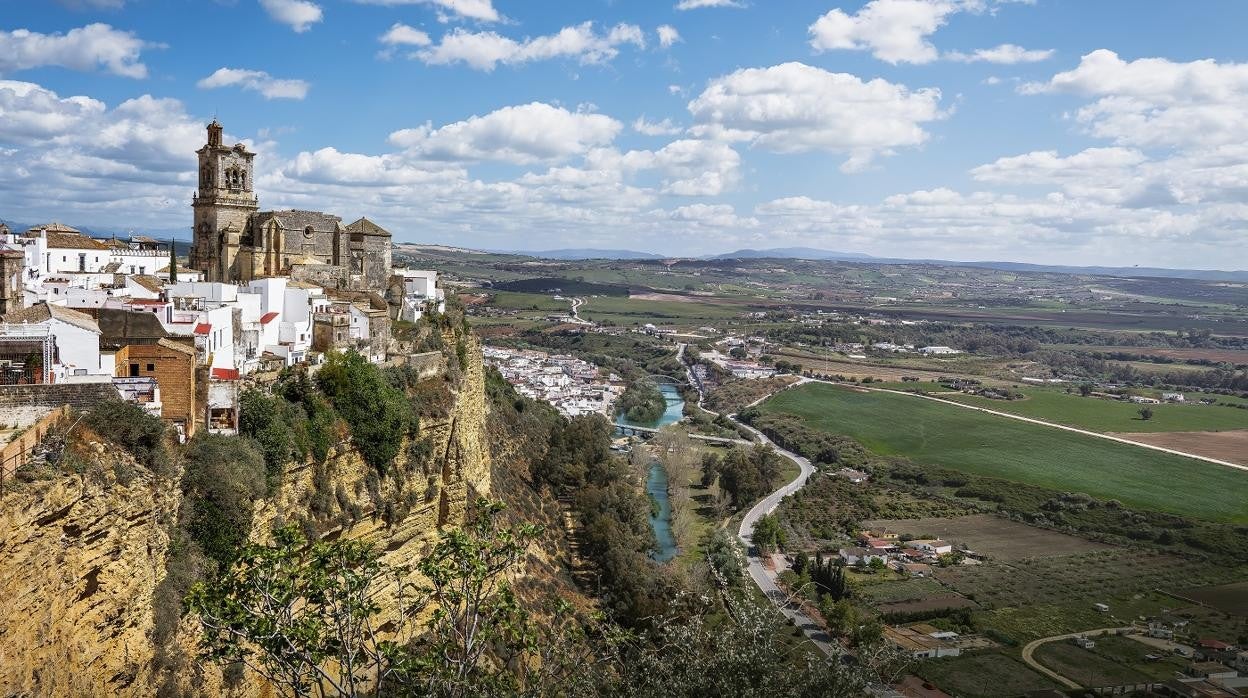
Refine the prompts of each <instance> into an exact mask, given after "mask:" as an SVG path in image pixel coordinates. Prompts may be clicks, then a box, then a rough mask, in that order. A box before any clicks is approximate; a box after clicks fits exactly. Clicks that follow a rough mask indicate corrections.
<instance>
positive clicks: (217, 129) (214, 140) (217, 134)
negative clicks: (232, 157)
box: [208, 118, 221, 148]
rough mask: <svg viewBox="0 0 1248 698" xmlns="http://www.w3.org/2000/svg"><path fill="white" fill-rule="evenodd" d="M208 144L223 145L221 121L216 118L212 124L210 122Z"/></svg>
mask: <svg viewBox="0 0 1248 698" xmlns="http://www.w3.org/2000/svg"><path fill="white" fill-rule="evenodd" d="M208 145H210V146H212V147H214V148H220V147H221V122H219V121H217V120H216V119H215V118H214V119H213V120H212V123H211V124H208Z"/></svg>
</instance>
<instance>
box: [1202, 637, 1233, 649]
mask: <svg viewBox="0 0 1248 698" xmlns="http://www.w3.org/2000/svg"><path fill="white" fill-rule="evenodd" d="M1200 646H1201V647H1204V648H1205V649H1210V650H1229V649H1230V648H1231V645H1229V644H1227V643H1225V642H1223V641H1221V640H1215V639H1213V638H1205V639H1203V640H1201V641H1200Z"/></svg>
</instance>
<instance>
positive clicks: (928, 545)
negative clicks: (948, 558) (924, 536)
mask: <svg viewBox="0 0 1248 698" xmlns="http://www.w3.org/2000/svg"><path fill="white" fill-rule="evenodd" d="M910 547H912V548H916V549H918V550H921V551H923V552H925V553H928V554H929V555H945V554H947V553H951V552H953V546H952V545H950V544H949V543H947V542H945V541H943V540H940V539H939V538H937V539H935V540H912V541H910Z"/></svg>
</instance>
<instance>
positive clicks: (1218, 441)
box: [1111, 429, 1248, 465]
mask: <svg viewBox="0 0 1248 698" xmlns="http://www.w3.org/2000/svg"><path fill="white" fill-rule="evenodd" d="M1111 436H1117V437H1120V438H1123V439H1130V440H1131V441H1139V442H1140V443H1145V444H1151V445H1153V446H1162V447H1164V448H1173V449H1175V450H1177V451H1185V452H1187V453H1195V454H1196V455H1198V456H1204V457H1206V458H1217V459H1218V460H1224V461H1227V462H1230V463H1238V464H1240V465H1248V429H1235V430H1233V431H1169V432H1158V433H1155V434H1134V433H1132V434H1127V433H1121V434H1111Z"/></svg>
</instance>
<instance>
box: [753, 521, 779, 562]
mask: <svg viewBox="0 0 1248 698" xmlns="http://www.w3.org/2000/svg"><path fill="white" fill-rule="evenodd" d="M786 540H787V534H786V533H785V531H784V528H782V527H781V526H780V520H779V519H777V518H776V517H775V516H773V515H771V514H766V515H763V516H760V517H758V521H756V522H754V536H753V541H754V545H755V546H757V547H758V550H759V552H761V553H767V552H769V551H771V550H773V549H776V550H779V549H781V548H783V547H784V544H785V542H786Z"/></svg>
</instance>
